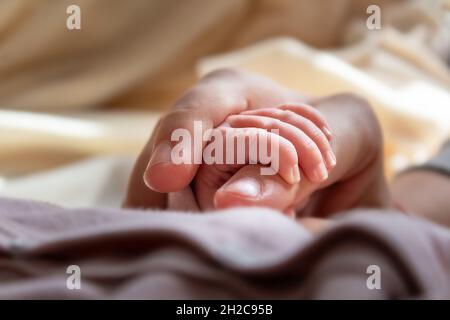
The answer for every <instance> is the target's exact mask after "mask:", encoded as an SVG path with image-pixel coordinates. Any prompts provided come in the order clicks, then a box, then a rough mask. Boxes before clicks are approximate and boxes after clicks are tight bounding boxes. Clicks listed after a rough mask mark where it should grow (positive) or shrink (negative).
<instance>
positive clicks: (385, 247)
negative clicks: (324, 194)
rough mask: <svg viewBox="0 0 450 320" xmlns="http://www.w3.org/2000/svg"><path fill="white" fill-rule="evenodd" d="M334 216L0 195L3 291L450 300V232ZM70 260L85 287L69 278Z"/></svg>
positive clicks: (391, 217)
mask: <svg viewBox="0 0 450 320" xmlns="http://www.w3.org/2000/svg"><path fill="white" fill-rule="evenodd" d="M337 220H338V223H337V224H336V226H333V227H332V228H330V229H329V230H327V231H326V232H324V233H323V234H321V235H319V236H313V235H311V234H309V233H308V232H307V231H306V230H305V229H304V228H302V227H301V226H299V225H298V224H296V223H295V222H293V221H291V220H289V219H288V218H285V217H283V216H282V215H281V214H279V213H277V212H274V211H271V210H267V209H261V208H252V209H234V210H228V211H223V212H217V213H209V214H186V213H177V212H152V211H130V210H128V211H126V210H109V209H77V210H68V209H64V208H60V207H56V206H52V205H48V204H43V203H36V202H29V201H19V200H10V199H0V298H13V299H16V298H94V299H95V298H113V299H124V298H137V299H154V298H155V299H156V298H158V299H175V298H177V299H178V298H179V299H184V298H188V299H197V298H207V299H211V298H219V299H220V298H224V299H227V298H255V299H259V298H275V299H281V298H287V299H304V298H311V299H314V298H320V299H328V298H337V299H341V298H362V299H366V298H367V299H369V298H370V299H372V298H382V299H385V298H429V299H440V298H450V231H449V230H448V229H444V228H441V227H439V226H436V225H433V224H431V223H428V222H425V221H422V220H419V219H417V218H412V217H407V216H404V215H402V214H397V213H395V212H380V211H362V210H360V211H354V212H351V213H348V214H342V215H341V216H340V217H339V218H338V219H337ZM71 265H75V266H77V267H79V269H80V271H81V273H80V275H81V277H80V284H81V289H76V288H75V289H73V288H72V289H70V288H68V286H67V279H68V277H69V276H70V275H71V273H67V268H68V267H69V266H71ZM374 268H375V269H374ZM373 270H375V271H373ZM377 270H378V271H379V272H378V273H377V272H376V271H377ZM375 273H377V274H375ZM375 276H379V279H378V280H374V278H373V277H375ZM374 283H378V285H375V287H374V285H373V284H374Z"/></svg>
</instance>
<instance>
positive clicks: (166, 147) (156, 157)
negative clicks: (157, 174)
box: [145, 142, 172, 171]
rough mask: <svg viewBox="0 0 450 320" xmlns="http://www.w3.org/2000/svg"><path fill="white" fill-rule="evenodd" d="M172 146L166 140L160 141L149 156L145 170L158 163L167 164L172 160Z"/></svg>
mask: <svg viewBox="0 0 450 320" xmlns="http://www.w3.org/2000/svg"><path fill="white" fill-rule="evenodd" d="M171 152H172V148H171V146H170V144H169V143H168V142H162V143H160V144H159V145H158V146H157V147H156V148H155V150H154V151H153V154H152V156H151V158H150V161H149V163H148V166H147V169H146V170H145V171H148V170H151V169H152V168H153V167H154V166H157V165H160V164H169V163H171V162H172V158H171Z"/></svg>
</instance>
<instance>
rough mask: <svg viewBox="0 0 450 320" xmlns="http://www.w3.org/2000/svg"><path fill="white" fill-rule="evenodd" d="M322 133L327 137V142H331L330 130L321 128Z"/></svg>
mask: <svg viewBox="0 0 450 320" xmlns="http://www.w3.org/2000/svg"><path fill="white" fill-rule="evenodd" d="M322 131H323V133H325V135H326V136H327V138H328V140H331V139H332V138H333V134H332V133H331V131H330V129H328V128H327V127H322Z"/></svg>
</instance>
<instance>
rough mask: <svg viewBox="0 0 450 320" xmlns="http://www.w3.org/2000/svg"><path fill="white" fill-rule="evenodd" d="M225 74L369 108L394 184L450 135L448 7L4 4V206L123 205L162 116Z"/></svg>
mask: <svg viewBox="0 0 450 320" xmlns="http://www.w3.org/2000/svg"><path fill="white" fill-rule="evenodd" d="M73 4H76V5H78V6H79V7H80V9H81V30H68V29H67V28H66V20H67V18H68V14H67V13H66V8H67V7H68V6H69V5H73ZM372 4H376V5H378V6H379V7H380V9H381V28H380V29H376V30H370V29H369V28H368V27H367V24H366V21H367V19H368V18H369V16H370V15H371V13H368V12H367V8H368V6H369V5H372ZM220 67H239V68H243V69H246V70H250V71H253V72H257V73H261V74H264V75H267V76H269V77H271V78H272V79H274V80H275V81H277V82H279V83H281V84H283V85H285V86H287V87H291V88H293V89H296V90H298V91H300V92H302V93H304V94H306V95H313V96H314V95H325V94H332V93H336V92H342V91H347V92H348V91H350V92H355V93H358V94H361V95H363V96H365V97H366V98H367V99H369V100H370V101H371V103H372V104H373V106H374V108H375V110H376V112H377V115H378V117H379V119H380V121H381V124H382V127H383V131H384V135H385V141H386V149H385V154H386V170H387V172H386V173H387V175H388V176H392V175H393V174H395V172H397V171H399V170H402V169H404V168H406V167H407V166H409V165H412V164H418V163H421V162H423V161H425V160H426V159H428V158H429V157H430V156H431V155H432V154H433V153H434V152H436V150H437V149H438V147H439V145H440V144H441V143H442V142H443V141H444V140H445V139H447V138H448V137H449V136H450V90H449V88H450V0H379V1H376V0H368V1H366V0H226V1H224V0H169V1H167V0H127V1H125V0H59V1H54V0H32V1H30V0H2V1H1V2H0V196H11V197H21V198H28V199H38V200H44V201H49V202H53V203H57V204H61V205H65V206H119V205H120V203H121V201H122V197H123V194H124V190H125V188H126V184H127V180H128V174H129V172H130V170H131V166H132V164H133V161H134V159H135V157H136V156H137V154H138V153H139V151H140V149H141V148H142V147H143V145H144V143H145V141H146V140H147V138H148V137H149V135H150V133H151V131H152V129H153V126H154V124H155V122H156V120H157V119H158V117H159V116H160V115H161V114H162V113H163V112H164V111H165V110H167V109H168V108H170V106H171V104H172V103H173V102H174V100H175V99H176V98H177V97H178V96H179V95H181V94H182V93H183V92H184V91H185V90H186V89H187V88H189V87H190V86H191V85H193V84H194V83H195V82H196V80H197V79H198V78H199V77H200V76H201V75H202V74H204V73H206V72H209V71H211V70H214V69H216V68H220Z"/></svg>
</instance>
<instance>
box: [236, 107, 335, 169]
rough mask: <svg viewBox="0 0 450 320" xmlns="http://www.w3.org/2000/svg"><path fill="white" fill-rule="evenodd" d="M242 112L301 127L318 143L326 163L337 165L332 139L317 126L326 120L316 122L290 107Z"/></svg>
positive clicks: (331, 165)
mask: <svg viewBox="0 0 450 320" xmlns="http://www.w3.org/2000/svg"><path fill="white" fill-rule="evenodd" d="M310 108H312V107H310ZM300 110H302V111H303V110H306V109H305V108H300ZM241 114H244V115H259V116H264V117H271V118H274V119H278V120H281V121H283V122H286V123H289V124H292V125H293V126H295V127H297V128H299V129H300V130H302V131H303V132H304V133H306V134H307V135H308V136H309V137H310V138H311V139H312V140H313V141H314V142H315V143H316V145H317V147H318V148H319V150H320V152H321V153H322V157H323V159H325V163H326V165H327V167H328V168H333V167H334V166H335V165H336V157H335V155H334V152H333V149H332V147H331V144H330V141H329V140H328V138H327V136H326V135H325V132H324V131H322V130H320V129H319V127H318V126H317V125H322V126H323V123H324V120H321V121H320V123H317V119H316V123H314V122H313V121H312V120H310V119H308V118H305V117H304V116H302V115H299V114H297V113H296V112H294V111H291V110H290V109H289V110H288V109H286V110H282V109H275V108H265V109H257V110H251V111H245V112H242V113H241Z"/></svg>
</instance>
